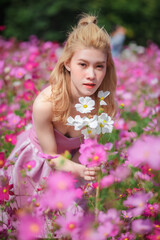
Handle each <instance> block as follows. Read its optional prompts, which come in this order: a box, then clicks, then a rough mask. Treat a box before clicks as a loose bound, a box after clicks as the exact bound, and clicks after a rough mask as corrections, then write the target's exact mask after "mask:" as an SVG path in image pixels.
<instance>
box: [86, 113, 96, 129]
mask: <svg viewBox="0 0 160 240" xmlns="http://www.w3.org/2000/svg"><path fill="white" fill-rule="evenodd" d="M88 126H89V127H90V128H96V127H97V126H98V116H97V115H94V116H93V118H90V119H89V121H88Z"/></svg>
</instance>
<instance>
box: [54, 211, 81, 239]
mask: <svg viewBox="0 0 160 240" xmlns="http://www.w3.org/2000/svg"><path fill="white" fill-rule="evenodd" d="M82 216H83V214H82V212H79V213H77V214H76V215H74V214H72V213H71V212H70V211H68V212H67V213H66V214H65V216H58V217H57V218H56V223H57V224H58V225H59V226H60V230H57V231H56V232H55V234H56V237H61V236H63V237H67V236H70V237H71V238H72V239H78V234H79V233H80V221H82Z"/></svg>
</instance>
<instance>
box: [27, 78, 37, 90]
mask: <svg viewBox="0 0 160 240" xmlns="http://www.w3.org/2000/svg"><path fill="white" fill-rule="evenodd" d="M24 88H26V89H28V90H30V91H33V90H34V89H35V85H34V83H33V81H32V80H31V79H28V80H26V81H25V82H24Z"/></svg>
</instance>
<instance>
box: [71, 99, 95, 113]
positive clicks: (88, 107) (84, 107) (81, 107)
mask: <svg viewBox="0 0 160 240" xmlns="http://www.w3.org/2000/svg"><path fill="white" fill-rule="evenodd" d="M79 102H80V103H77V104H76V105H75V108H76V110H77V111H78V112H81V113H89V112H91V111H92V110H93V109H94V105H95V101H94V100H93V99H92V98H90V97H80V98H79Z"/></svg>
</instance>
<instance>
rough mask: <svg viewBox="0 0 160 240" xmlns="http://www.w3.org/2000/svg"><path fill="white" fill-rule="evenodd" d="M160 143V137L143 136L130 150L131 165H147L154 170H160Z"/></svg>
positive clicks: (129, 159) (129, 160)
mask: <svg viewBox="0 0 160 240" xmlns="http://www.w3.org/2000/svg"><path fill="white" fill-rule="evenodd" d="M159 143H160V137H155V136H142V137H141V138H140V139H138V140H137V141H136V142H135V143H134V144H133V145H132V146H131V147H130V148H129V149H128V162H129V164H131V165H133V166H135V167H138V166H140V165H142V164H145V163H147V164H148V165H149V166H150V167H151V168H153V169H154V170H158V169H160V151H159ZM151 146H152V147H151Z"/></svg>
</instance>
